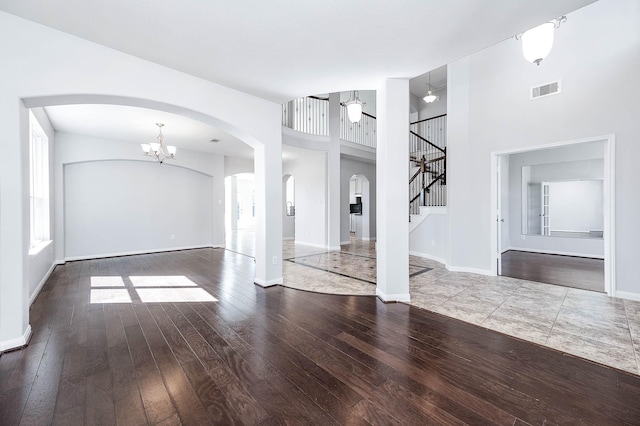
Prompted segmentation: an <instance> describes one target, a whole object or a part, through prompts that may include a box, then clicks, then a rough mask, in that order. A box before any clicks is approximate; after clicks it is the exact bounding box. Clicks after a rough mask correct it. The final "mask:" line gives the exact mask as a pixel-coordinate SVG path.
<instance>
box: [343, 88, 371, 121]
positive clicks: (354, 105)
mask: <svg viewBox="0 0 640 426" xmlns="http://www.w3.org/2000/svg"><path fill="white" fill-rule="evenodd" d="M359 95H360V94H359V93H358V91H357V90H353V91H352V92H351V95H349V100H348V101H347V102H345V103H344V105H345V106H346V107H347V115H348V116H349V121H351V122H352V123H357V122H358V121H360V119H361V118H362V107H363V106H365V105H366V104H365V103H364V102H362V101H361V100H360V97H359Z"/></svg>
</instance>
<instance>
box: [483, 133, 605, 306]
mask: <svg viewBox="0 0 640 426" xmlns="http://www.w3.org/2000/svg"><path fill="white" fill-rule="evenodd" d="M613 153H614V137H613V135H611V136H605V137H598V138H589V139H583V140H578V141H571V142H563V143H557V144H550V145H544V146H535V147H529V148H524V149H519V150H510V151H501V152H494V153H492V178H493V179H492V191H491V193H492V204H491V205H492V206H494V209H495V210H494V213H493V214H492V220H491V222H492V224H491V227H492V228H491V229H492V234H493V236H494V237H493V238H492V258H493V264H494V265H495V268H496V269H495V271H496V274H497V275H505V276H511V277H514V278H521V279H528V280H532V281H539V282H544V283H549V284H557V285H563V286H568V287H576V288H582V289H585V290H592V291H600V292H605V293H607V294H609V295H613V294H614V293H615V279H614V270H613V267H612V265H614V264H615V263H614V258H613V257H614V250H613V247H614V242H613V241H614V235H615V234H614V225H615V223H614V217H615V216H614V194H615V192H614V179H613V176H614V170H613V169H614V155H613Z"/></svg>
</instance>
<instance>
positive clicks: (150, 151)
mask: <svg viewBox="0 0 640 426" xmlns="http://www.w3.org/2000/svg"><path fill="white" fill-rule="evenodd" d="M156 126H158V129H159V132H160V133H158V142H154V143H143V144H140V146H141V147H142V152H143V153H144V155H148V156H149V157H153V158H155V160H156V161H157V162H158V163H160V164H162V163H163V162H164V160H167V159H168V160H173V159H174V158H175V157H176V151H177V149H176V147H175V146H170V145H169V146H167V151H166V152H165V150H164V145H163V142H164V136H163V135H162V127H163V126H164V124H162V123H156Z"/></svg>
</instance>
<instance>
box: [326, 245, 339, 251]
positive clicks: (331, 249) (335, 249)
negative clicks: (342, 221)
mask: <svg viewBox="0 0 640 426" xmlns="http://www.w3.org/2000/svg"><path fill="white" fill-rule="evenodd" d="M328 250H329V251H340V250H341V248H340V246H330V247H329V248H328Z"/></svg>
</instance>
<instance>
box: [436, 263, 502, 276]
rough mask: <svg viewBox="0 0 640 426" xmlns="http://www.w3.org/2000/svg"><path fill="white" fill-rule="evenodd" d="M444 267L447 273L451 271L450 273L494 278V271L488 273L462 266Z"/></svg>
mask: <svg viewBox="0 0 640 426" xmlns="http://www.w3.org/2000/svg"><path fill="white" fill-rule="evenodd" d="M445 267H446V268H447V271H451V272H469V273H471V274H478V275H488V276H490V277H495V276H496V273H495V271H490V270H488V269H479V268H466V267H464V266H451V265H445Z"/></svg>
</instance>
